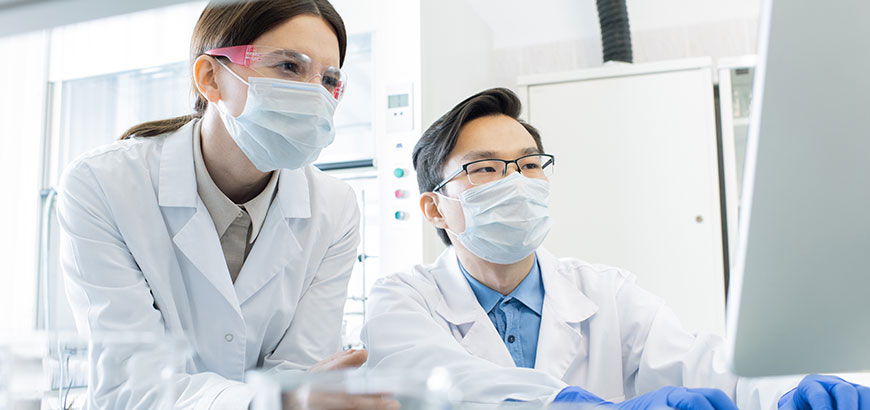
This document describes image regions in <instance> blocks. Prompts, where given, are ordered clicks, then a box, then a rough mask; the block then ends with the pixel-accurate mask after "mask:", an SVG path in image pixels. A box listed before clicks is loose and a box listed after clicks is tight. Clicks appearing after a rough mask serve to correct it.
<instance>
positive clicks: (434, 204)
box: [420, 192, 447, 229]
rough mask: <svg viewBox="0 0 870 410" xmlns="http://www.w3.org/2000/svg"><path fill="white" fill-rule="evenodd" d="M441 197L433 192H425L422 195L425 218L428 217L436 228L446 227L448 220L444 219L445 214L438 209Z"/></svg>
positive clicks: (422, 208)
mask: <svg viewBox="0 0 870 410" xmlns="http://www.w3.org/2000/svg"><path fill="white" fill-rule="evenodd" d="M440 199H441V198H439V197H438V195H437V194H435V193H432V192H424V193H423V195H420V210H421V211H423V218H426V220H427V221H429V223H430V224H432V226H434V227H436V228H441V229H446V228H447V222H445V221H444V215H441V211H440V210H439V209H438V201H439V200H440Z"/></svg>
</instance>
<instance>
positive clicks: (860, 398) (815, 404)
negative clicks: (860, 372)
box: [779, 374, 870, 410]
mask: <svg viewBox="0 0 870 410" xmlns="http://www.w3.org/2000/svg"><path fill="white" fill-rule="evenodd" d="M779 408H780V409H782V410H835V409H836V410H870V388H867V387H865V386H861V385H860V384H854V383H849V382H847V381H845V380H843V379H841V378H839V377H834V376H822V375H818V374H811V375H809V376H807V377H804V379H803V380H801V382H800V384H798V386H797V387H795V388H794V389H791V391H789V392H788V393H786V394H784V395H783V396H782V397H780V399H779Z"/></svg>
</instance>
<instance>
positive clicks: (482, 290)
mask: <svg viewBox="0 0 870 410" xmlns="http://www.w3.org/2000/svg"><path fill="white" fill-rule="evenodd" d="M456 263H458V264H459V270H460V271H462V274H463V275H464V276H465V280H467V281H468V284H469V285H471V290H472V291H473V292H474V296H476V297H477V302H478V303H480V306H481V307H482V308H483V310H484V311H485V312H486V313H489V312H490V311H492V309H493V308H494V307H495V305H496V304H497V303H498V302H499V301H500V300H501V299H502V298H504V299H509V298H514V299H516V300H519V301H520V302H521V303H522V304H524V305H526V307H528V308H529V309H531V310H532V311H534V312H535V313H537V314H538V315H539V316H540V315H541V312H543V308H544V284H543V282H542V281H541V267H540V266H539V265H538V255H537V254H535V263H534V264H533V265H532V269H531V270H530V271H529V273H528V274H527V275H526V277H525V279H523V281H522V282H520V284H519V286H517V288H516V289H514V290H513V292H511V293H509V294H508V295H507V296H502V294H501V293H499V292H497V291H495V290H492V289H490V288H489V287H487V286H486V285H484V284H483V283H480V282H479V281H478V280H477V279H474V277H472V276H471V274H469V273H468V271H466V270H465V267H464V266H462V262H459V259H458V258H457V259H456Z"/></svg>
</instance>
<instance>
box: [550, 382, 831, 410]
mask: <svg viewBox="0 0 870 410" xmlns="http://www.w3.org/2000/svg"><path fill="white" fill-rule="evenodd" d="M577 389H579V390H580V391H578V390H577ZM553 402H554V403H559V402H572V403H578V404H585V405H592V406H595V407H599V406H602V407H604V408H605V409H606V408H612V409H615V410H652V409H659V408H674V409H678V410H737V406H735V405H734V402H733V401H731V399H730V398H729V397H728V396H727V395H726V394H725V393H724V392H723V391H722V390H719V389H694V388H686V387H673V386H668V387H662V388H660V389H658V390H655V391H652V392H649V393H647V394H644V395H642V396H638V397H635V398H633V399H630V400H626V401H624V402H621V403H611V402H609V401H606V400H603V399H601V398H599V397H597V396H595V395H593V394H592V393H589V392H587V391H586V390H583V389H580V388H579V387H576V386H572V387H568V388H566V389H564V390H562V391H561V392H560V393H559V394H558V395H557V396H556V398H555V399H554V400H553ZM832 410H833V409H832Z"/></svg>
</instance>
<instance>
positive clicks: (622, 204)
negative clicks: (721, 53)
mask: <svg viewBox="0 0 870 410" xmlns="http://www.w3.org/2000/svg"><path fill="white" fill-rule="evenodd" d="M714 110H715V108H714V96H713V81H712V71H711V69H709V68H700V69H689V70H682V71H670V72H656V73H648V74H642V75H628V76H620V77H609V78H594V79H585V80H579V81H571V82H562V83H554V84H546V85H530V86H528V107H527V112H528V119H529V121H530V122H531V124H532V125H534V126H536V127H538V128H539V129H540V131H541V134H542V137H543V142H544V147H545V149H546V151H547V152H550V153H553V154H555V155H556V171H555V174H554V175H553V177H552V178H551V182H552V196H551V202H550V206H551V210H552V214H553V216H554V218H555V222H556V223H555V226H554V228H553V231H552V232H551V234H550V236H549V237H548V239H547V241H546V243H545V247H546V248H547V249H549V250H550V251H552V252H554V253H555V254H556V255H558V256H561V257H576V258H580V259H583V260H586V261H588V262H593V263H602V264H606V265H611V266H617V267H620V268H624V269H627V270H630V271H631V272H633V273H635V274H636V275H637V277H638V283H639V284H640V286H642V287H643V288H645V289H647V290H648V291H650V292H652V293H654V294H656V295H659V296H661V297H663V298H664V299H665V301H666V302H667V303H668V305H670V306H671V308H673V309H674V310H675V311H676V313H677V315H678V316H679V318H680V319H681V321H682V323H683V325H684V326H685V327H686V328H687V329H689V330H693V331H694V330H704V331H711V332H715V333H718V334H722V333H724V309H725V301H724V299H725V292H724V270H725V267H724V258H723V246H722V244H723V238H722V218H721V207H720V201H719V198H720V195H719V167H718V144H717V140H716V119H715V111H714Z"/></svg>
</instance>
